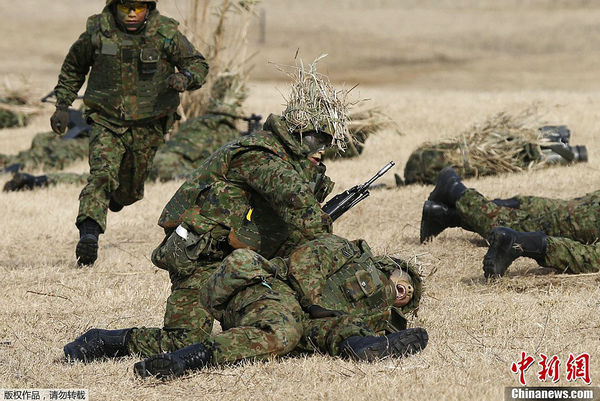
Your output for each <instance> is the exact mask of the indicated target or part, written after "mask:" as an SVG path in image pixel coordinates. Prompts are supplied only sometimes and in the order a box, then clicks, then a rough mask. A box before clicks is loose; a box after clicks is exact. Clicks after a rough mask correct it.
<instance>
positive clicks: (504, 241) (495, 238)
mask: <svg viewBox="0 0 600 401" xmlns="http://www.w3.org/2000/svg"><path fill="white" fill-rule="evenodd" d="M488 242H489V243H490V247H489V249H488V251H487V253H486V254H485V256H484V258H483V272H484V274H485V277H497V276H502V275H504V273H505V272H506V269H507V268H508V266H510V264H511V263H512V262H513V261H514V260H515V259H517V258H519V257H521V256H525V257H528V258H532V259H535V260H536V261H537V262H538V263H541V262H543V259H544V257H545V256H546V248H547V246H548V237H547V236H546V234H544V233H543V232H541V231H536V232H532V233H524V232H519V231H515V230H511V229H510V228H506V227H496V228H494V229H492V232H491V233H490V236H489V238H488Z"/></svg>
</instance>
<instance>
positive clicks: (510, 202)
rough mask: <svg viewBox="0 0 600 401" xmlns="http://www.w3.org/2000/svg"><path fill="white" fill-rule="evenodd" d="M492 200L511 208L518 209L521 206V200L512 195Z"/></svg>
mask: <svg viewBox="0 0 600 401" xmlns="http://www.w3.org/2000/svg"><path fill="white" fill-rule="evenodd" d="M492 202H494V203H495V204H496V205H498V206H503V207H509V208H511V209H518V208H520V207H521V202H519V199H518V198H517V197H512V198H508V199H494V200H492Z"/></svg>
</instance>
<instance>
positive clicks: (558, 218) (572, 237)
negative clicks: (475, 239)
mask: <svg viewBox="0 0 600 401" xmlns="http://www.w3.org/2000/svg"><path fill="white" fill-rule="evenodd" d="M599 202H600V191H596V192H592V193H589V194H587V195H585V196H583V197H580V198H576V199H572V200H560V199H549V198H543V197H534V196H525V197H523V196H517V197H514V198H510V199H495V200H493V201H489V200H487V199H486V198H485V197H484V196H483V195H481V194H480V193H478V192H477V191H475V190H474V189H467V188H466V187H465V186H464V185H463V184H462V182H461V180H460V178H459V177H458V175H457V174H456V172H455V171H454V170H453V169H452V168H446V169H444V170H442V172H441V173H440V175H439V178H438V181H437V184H436V187H435V189H434V190H433V192H432V193H431V194H430V195H429V199H428V200H427V201H426V202H425V204H424V205H423V217H422V221H421V242H423V241H425V240H427V239H430V238H433V237H434V236H436V235H438V234H439V233H440V232H442V231H443V230H444V229H445V228H447V227H462V228H464V229H466V230H469V231H474V232H476V233H478V234H479V235H481V236H482V237H484V238H488V241H489V243H490V249H489V251H488V254H487V255H486V257H485V259H484V272H485V275H486V276H488V277H489V276H501V275H503V274H504V272H505V271H506V269H507V268H508V266H509V265H510V264H511V263H512V261H513V260H514V259H516V258H517V257H520V256H525V257H530V258H533V259H535V260H536V261H537V262H538V263H539V264H540V265H541V266H544V267H552V268H555V269H557V270H559V271H562V272H567V273H586V272H596V271H598V270H599V269H600V247H598V245H597V244H596V243H597V241H598V239H599V238H600V228H599V227H600V207H599V206H598V205H599V204H600V203H599ZM515 230H516V231H515Z"/></svg>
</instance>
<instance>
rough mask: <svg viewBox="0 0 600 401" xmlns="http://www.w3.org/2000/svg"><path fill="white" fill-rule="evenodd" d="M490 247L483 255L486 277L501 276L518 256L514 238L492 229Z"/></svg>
mask: <svg viewBox="0 0 600 401" xmlns="http://www.w3.org/2000/svg"><path fill="white" fill-rule="evenodd" d="M488 242H489V243H490V247H489V248H488V251H487V252H486V254H485V256H484V257H483V272H484V275H485V277H487V278H491V277H501V276H503V275H504V273H506V270H507V269H508V267H509V266H510V265H511V263H512V262H513V261H514V260H515V259H516V258H517V255H515V254H514V252H513V250H512V246H513V241H512V239H511V238H510V237H509V236H507V235H506V234H504V233H503V232H502V231H497V230H495V229H494V230H492V232H491V233H490V236H489V237H488Z"/></svg>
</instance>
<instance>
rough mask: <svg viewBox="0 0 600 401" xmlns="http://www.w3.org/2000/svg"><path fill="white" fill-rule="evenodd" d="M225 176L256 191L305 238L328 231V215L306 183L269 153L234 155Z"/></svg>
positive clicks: (253, 152) (289, 167)
mask: <svg viewBox="0 0 600 401" xmlns="http://www.w3.org/2000/svg"><path fill="white" fill-rule="evenodd" d="M227 177H228V178H229V179H232V180H236V181H241V182H244V183H245V184H246V185H248V186H249V187H250V188H252V189H253V190H254V191H256V192H258V193H259V194H260V195H261V196H262V197H263V198H264V199H265V200H266V201H267V202H269V204H270V205H271V207H272V208H273V209H274V210H275V212H276V213H277V214H278V215H279V217H281V218H282V219H283V221H284V222H285V223H286V224H289V225H290V226H291V228H292V229H294V230H297V231H298V232H299V233H301V234H302V235H303V236H304V237H305V238H306V239H313V238H314V237H315V236H316V235H317V234H320V233H324V232H327V233H329V232H331V231H332V229H331V219H330V217H329V216H328V215H327V214H326V213H324V212H323V210H321V206H320V205H319V202H317V199H316V198H315V195H314V194H313V192H312V190H311V189H310V186H309V183H308V182H306V181H305V180H304V179H303V178H302V177H301V176H300V174H299V173H298V172H297V171H296V170H294V168H293V167H292V166H291V165H290V164H289V163H287V162H285V161H284V160H283V159H281V158H280V157H277V156H275V155H273V154H270V153H266V152H261V151H250V152H246V153H244V154H242V155H241V156H239V157H237V158H235V159H234V160H233V161H232V163H231V169H230V172H229V173H228V174H227Z"/></svg>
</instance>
